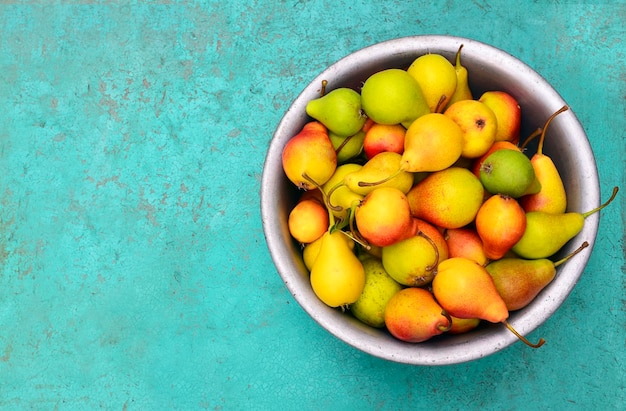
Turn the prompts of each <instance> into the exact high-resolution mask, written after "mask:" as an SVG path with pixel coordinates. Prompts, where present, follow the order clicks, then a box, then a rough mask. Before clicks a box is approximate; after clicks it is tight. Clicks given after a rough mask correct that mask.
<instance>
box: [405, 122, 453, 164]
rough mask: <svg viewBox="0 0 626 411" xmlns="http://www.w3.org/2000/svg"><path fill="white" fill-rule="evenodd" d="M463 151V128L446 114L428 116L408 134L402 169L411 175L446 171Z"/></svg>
mask: <svg viewBox="0 0 626 411" xmlns="http://www.w3.org/2000/svg"><path fill="white" fill-rule="evenodd" d="M462 151H463V131H462V130H461V128H460V127H459V126H458V125H457V124H456V123H455V122H454V121H452V120H451V119H450V118H449V117H446V116H444V115H443V114H440V113H429V114H425V115H423V116H421V117H420V118H418V119H416V120H415V121H414V122H413V123H412V124H411V125H410V126H409V128H408V129H407V131H406V135H405V137H404V152H403V154H402V169H403V170H406V171H410V172H425V171H439V170H443V169H445V168H448V167H450V166H451V165H453V164H454V163H455V162H456V161H457V160H458V159H459V157H461V152H462Z"/></svg>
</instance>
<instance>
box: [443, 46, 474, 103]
mask: <svg viewBox="0 0 626 411" xmlns="http://www.w3.org/2000/svg"><path fill="white" fill-rule="evenodd" d="M461 49H463V45H462V44H461V45H460V46H459V50H458V51H457V52H456V59H455V61H456V64H455V66H454V71H455V74H456V88H455V89H454V93H453V94H452V97H450V101H448V105H447V106H446V108H448V107H449V106H451V105H452V104H454V103H456V102H457V101H460V100H473V99H474V97H473V96H472V90H471V89H470V87H469V76H468V73H467V69H466V68H465V67H464V66H463V65H461Z"/></svg>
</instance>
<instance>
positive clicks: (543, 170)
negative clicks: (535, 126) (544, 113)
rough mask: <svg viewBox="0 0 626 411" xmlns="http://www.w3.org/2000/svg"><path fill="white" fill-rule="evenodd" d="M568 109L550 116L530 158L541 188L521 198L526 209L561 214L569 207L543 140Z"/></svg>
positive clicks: (559, 177)
mask: <svg viewBox="0 0 626 411" xmlns="http://www.w3.org/2000/svg"><path fill="white" fill-rule="evenodd" d="M567 109H568V107H567V106H563V107H562V108H561V109H560V110H558V111H557V112H555V113H554V114H552V115H551V116H550V117H549V118H548V120H547V121H546V124H545V125H544V127H543V130H542V132H541V137H540V139H539V145H538V146H537V152H536V153H535V154H534V155H533V156H532V157H531V159H530V163H531V164H532V166H533V169H534V171H535V176H536V177H537V181H539V183H540V185H541V189H540V190H539V192H537V193H534V194H529V195H526V196H523V197H522V198H520V204H521V206H522V208H523V209H524V210H526V211H544V212H546V213H553V214H559V213H564V212H565V211H566V209H567V195H566V193H565V186H564V185H563V180H562V179H561V175H560V174H559V170H557V168H556V166H555V165H554V162H553V161H552V159H551V158H550V157H548V156H547V155H545V154H543V142H544V140H545V137H546V130H547V129H548V125H549V124H550V122H551V121H552V120H553V119H554V118H555V117H556V116H557V115H559V114H560V113H562V112H564V111H565V110H567Z"/></svg>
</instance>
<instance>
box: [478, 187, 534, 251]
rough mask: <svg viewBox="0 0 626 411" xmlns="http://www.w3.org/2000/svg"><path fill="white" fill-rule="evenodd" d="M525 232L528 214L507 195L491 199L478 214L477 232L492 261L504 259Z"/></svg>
mask: <svg viewBox="0 0 626 411" xmlns="http://www.w3.org/2000/svg"><path fill="white" fill-rule="evenodd" d="M525 230H526V213H524V210H523V209H522V207H521V206H520V205H519V203H518V202H517V200H515V199H514V198H512V197H509V196H506V195H502V194H496V195H494V196H491V197H489V198H488V199H487V200H486V201H485V202H484V203H483V205H482V206H481V207H480V209H479V210H478V213H477V214H476V232H477V233H478V235H479V236H480V239H481V241H482V243H483V250H484V251H485V256H487V258H488V259H490V260H497V259H499V258H502V257H504V255H505V254H506V253H507V252H508V251H509V250H510V249H511V247H513V246H514V245H515V244H516V243H517V242H518V241H519V239H520V238H522V236H523V235H524V231H525Z"/></svg>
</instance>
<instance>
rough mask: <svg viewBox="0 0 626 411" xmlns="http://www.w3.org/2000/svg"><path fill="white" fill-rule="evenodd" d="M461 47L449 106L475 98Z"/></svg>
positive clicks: (461, 47) (460, 47)
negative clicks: (462, 62) (462, 60)
mask: <svg viewBox="0 0 626 411" xmlns="http://www.w3.org/2000/svg"><path fill="white" fill-rule="evenodd" d="M461 49H463V45H462V44H461V45H460V46H459V50H458V51H457V52H456V65H455V66H454V71H455V72H456V89H455V90H454V94H452V97H451V98H450V101H448V107H449V106H451V105H452V104H454V103H456V102H457V101H460V100H472V99H473V98H474V97H473V96H472V90H471V89H470V87H469V76H468V73H467V69H466V68H465V67H464V66H463V65H461ZM446 108H447V107H446ZM453 324H454V322H453Z"/></svg>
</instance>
